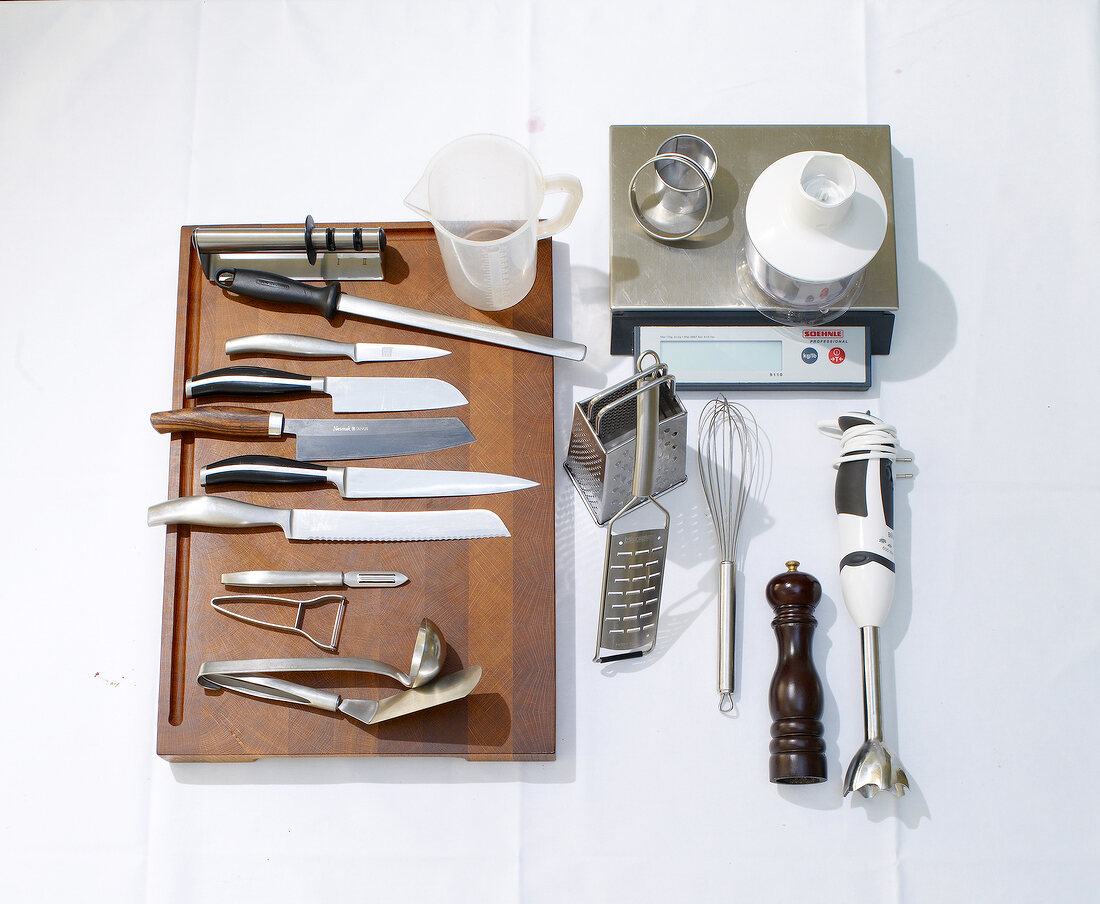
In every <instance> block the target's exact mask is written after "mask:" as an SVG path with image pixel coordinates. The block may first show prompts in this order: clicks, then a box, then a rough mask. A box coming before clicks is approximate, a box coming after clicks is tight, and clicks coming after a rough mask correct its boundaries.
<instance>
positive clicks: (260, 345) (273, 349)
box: [225, 333, 450, 364]
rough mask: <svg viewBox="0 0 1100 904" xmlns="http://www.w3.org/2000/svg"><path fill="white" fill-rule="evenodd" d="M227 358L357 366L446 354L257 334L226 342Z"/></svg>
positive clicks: (439, 350) (408, 347)
mask: <svg viewBox="0 0 1100 904" xmlns="http://www.w3.org/2000/svg"><path fill="white" fill-rule="evenodd" d="M225 353H226V354H227V355H292V356H296V357H299V358H351V360H352V361H354V362H355V363H356V364H365V363H366V362H368V361H419V360H422V359H424V358H438V357H440V356H441V355H449V354H450V352H449V351H446V350H444V349H442V348H430V347H429V346H426V345H383V344H378V343H374V342H336V341H334V340H332V339H318V338H316V337H314V336H295V335H291V334H289V333H260V334H259V335H256V336H241V337H240V338H238V339H230V340H228V341H227V342H226V343H225Z"/></svg>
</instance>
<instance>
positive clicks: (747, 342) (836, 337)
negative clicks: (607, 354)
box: [634, 324, 871, 391]
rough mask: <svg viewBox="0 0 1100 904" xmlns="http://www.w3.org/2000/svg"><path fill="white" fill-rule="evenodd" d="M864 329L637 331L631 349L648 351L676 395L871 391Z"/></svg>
mask: <svg viewBox="0 0 1100 904" xmlns="http://www.w3.org/2000/svg"><path fill="white" fill-rule="evenodd" d="M867 340H868V337H867V327H865V326H855V327H853V326H843V327H833V326H830V325H828V324H826V325H825V326H820V327H786V326H711V327H684V326H639V327H636V328H635V336H634V347H635V348H636V349H638V351H639V353H640V352H641V351H643V350H645V349H653V350H654V351H656V352H657V353H658V354H659V355H660V356H661V360H662V361H664V362H665V364H667V365H668V369H669V372H670V373H671V374H672V375H673V376H675V377H676V388H677V389H685V390H692V389H703V390H726V389H729V390H732V389H787V390H795V389H800V390H838V389H839V390H853V391H860V390H866V389H870V388H871V354H870V350H869V346H868V341H867Z"/></svg>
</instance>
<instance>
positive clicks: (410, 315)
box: [214, 267, 588, 361]
mask: <svg viewBox="0 0 1100 904" xmlns="http://www.w3.org/2000/svg"><path fill="white" fill-rule="evenodd" d="M214 282H215V283H217V285H219V286H221V287H222V288H223V289H229V290H230V291H233V292H238V293H240V294H241V295H248V296H249V297H251V298H259V299H261V300H263V301H271V302H275V303H276V304H288V305H300V306H304V307H307V308H313V309H314V310H315V311H317V312H318V313H320V314H323V315H324V316H325V317H327V318H328V319H329V320H332V319H333V318H335V317H336V316H337V315H338V314H350V315H351V316H352V317H364V318H366V319H367V320H381V321H382V322H383V323H396V324H400V325H401V326H410V327H414V328H415V329H419V330H426V331H428V332H430V333H443V334H445V335H447V336H461V337H462V338H464V339H474V340H476V341H478V342H488V343H490V344H492V345H503V346H506V347H507V348H518V349H521V350H523V351H528V352H537V353H538V354H540V355H553V356H554V357H555V358H568V359H569V360H571V361H581V360H583V359H584V356H585V354H586V353H587V351H588V349H587V348H585V346H583V345H581V344H580V343H578V342H566V341H565V340H563V339H555V338H554V337H553V336H539V335H537V334H535V333H524V332H521V331H520V330H513V329H509V328H508V327H503V326H498V325H497V324H495V323H478V322H476V321H473V320H463V319H462V318H461V317H449V316H447V315H446V314H433V313H432V312H430V311H418V310H416V309H415V308H404V307H401V306H400V305H396V304H387V303H386V302H384V301H374V300H372V299H370V298H360V297H359V296H357V295H348V294H347V293H346V292H341V291H340V286H339V284H338V283H333V284H332V285H328V286H310V285H307V284H306V283H301V282H295V281H294V280H292V279H287V278H286V277H285V276H279V275H278V274H276V273H264V272H263V271H262V270H238V269H233V268H230V267H227V268H225V269H223V270H219V271H218V272H217V273H216V274H214Z"/></svg>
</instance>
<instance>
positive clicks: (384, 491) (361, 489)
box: [199, 455, 538, 499]
mask: <svg viewBox="0 0 1100 904" xmlns="http://www.w3.org/2000/svg"><path fill="white" fill-rule="evenodd" d="M199 482H200V483H201V484H202V485H203V486H204V487H216V486H224V485H226V484H233V483H252V484H278V485H280V486H323V485H325V484H328V483H331V484H333V485H334V486H335V487H336V488H337V489H338V490H339V491H340V495H341V496H343V497H344V498H345V499H410V498H415V497H422V496H484V495H486V494H488V493H510V492H512V491H513V490H523V489H526V488H527V487H534V486H538V484H537V483H535V482H534V481H532V480H524V479H523V478H521V477H510V476H508V475H507V474H484V473H480V472H477V471H421V470H414V469H411V468H337V467H330V466H326V465H315V464H310V463H308V462H298V461H294V460H293V459H290V458H278V457H276V456H274V455H238V456H236V457H234V458H223V459H222V460H221V461H216V462H214V463H213V464H209V465H207V466H206V467H205V468H203V469H202V470H201V471H200V472H199Z"/></svg>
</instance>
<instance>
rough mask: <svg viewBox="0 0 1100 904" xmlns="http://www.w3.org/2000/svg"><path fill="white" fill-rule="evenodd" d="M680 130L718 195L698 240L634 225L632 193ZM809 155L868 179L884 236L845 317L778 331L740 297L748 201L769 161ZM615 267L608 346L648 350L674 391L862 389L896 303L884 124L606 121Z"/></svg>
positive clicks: (888, 333) (881, 350) (619, 350)
mask: <svg viewBox="0 0 1100 904" xmlns="http://www.w3.org/2000/svg"><path fill="white" fill-rule="evenodd" d="M684 133H688V134H692V135H698V136H699V137H701V138H704V139H705V140H706V141H708V142H709V143H710V144H711V145H712V146H713V148H714V150H715V152H716V154H717V157H718V171H717V173H716V174H715V177H714V180H713V187H714V199H713V204H712V207H711V212H710V216H709V217H708V218H707V221H706V222H705V223H704V224H703V226H702V228H701V229H700V230H699V231H698V232H697V233H695V235H693V236H692V237H691V238H688V239H683V240H681V241H677V242H669V243H666V242H661V241H658V240H656V239H654V238H652V237H651V236H649V235H647V234H646V232H645V231H643V229H642V227H641V226H640V225H639V224H638V221H637V220H636V219H635V218H634V215H633V213H632V211H631V206H630V199H629V191H628V189H629V186H630V181H631V177H632V176H633V174H634V173H635V171H637V169H638V168H639V167H640V166H641V165H642V164H644V163H645V162H646V161H647V160H648V159H650V157H652V156H653V154H654V153H655V152H656V150H657V148H658V147H659V146H660V145H661V143H662V142H663V141H665V140H666V139H667V138H670V137H672V136H674V135H678V134H684ZM806 150H818V151H832V152H835V153H839V154H843V155H844V156H845V157H848V158H849V159H850V160H852V161H854V162H856V163H858V164H859V165H860V166H862V167H863V168H864V169H865V170H867V172H868V173H870V174H871V176H872V177H874V180H875V182H876V183H877V184H878V186H879V188H880V189H881V190H882V193H883V196H884V198H885V200H886V205H887V228H886V237H885V239H884V240H883V243H882V246H881V248H880V249H879V251H878V253H877V254H876V255H875V257H874V259H873V260H872V261H871V263H870V265H869V266H868V267H867V270H866V271H865V273H864V276H863V280H864V282H863V286H862V289H861V291H860V292H859V295H858V297H856V298H855V300H854V301H853V302H852V305H851V307H850V308H849V309H848V310H847V311H846V312H845V313H843V314H842V315H840V317H838V318H837V319H835V320H832V321H829V322H826V323H824V324H822V325H820V326H815V325H805V326H793V325H792V326H779V325H778V324H776V323H775V322H774V321H772V320H770V319H768V318H767V317H765V316H764V315H763V314H761V313H760V312H759V311H758V310H757V309H756V308H755V307H754V306H753V304H752V302H751V301H750V300H749V298H748V296H747V291H748V290H747V289H746V288H745V286H746V283H745V274H744V271H743V268H744V260H745V254H744V240H745V199H746V197H747V196H748V193H749V190H750V189H751V188H752V186H753V183H754V182H755V181H756V179H757V177H758V176H759V175H760V174H761V173H762V172H763V171H764V170H765V169H767V167H768V166H770V165H771V164H772V163H774V162H775V161H776V160H778V159H779V158H781V157H785V156H786V155H788V154H793V153H796V152H798V151H806ZM739 266H740V267H741V268H742V270H741V272H740V273H739V272H738V267H739ZM610 271H611V273H610V277H611V353H612V354H617V355H637V354H638V353H640V352H641V351H643V350H645V349H647V348H651V349H653V350H654V351H656V352H657V353H658V354H660V356H661V360H662V361H664V362H666V363H667V364H668V366H669V371H670V372H671V373H674V374H676V384H677V388H679V389H685V390H691V389H705V390H716V389H727V390H732V389H741V390H764V389H768V390H803V391H805V390H823V391H824V390H830V391H835V390H853V391H862V390H867V389H869V388H870V386H871V356H872V355H885V354H889V352H890V341H891V338H892V334H893V327H894V314H895V313H896V312H897V309H898V280H897V252H896V244H895V238H894V199H893V177H892V166H891V146H890V127H889V126H884V125H875V126H856V125H834V126H728V125H709V126H706V125H700V126H690V125H687V126H686V125H676V126H612V127H611V267H610Z"/></svg>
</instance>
